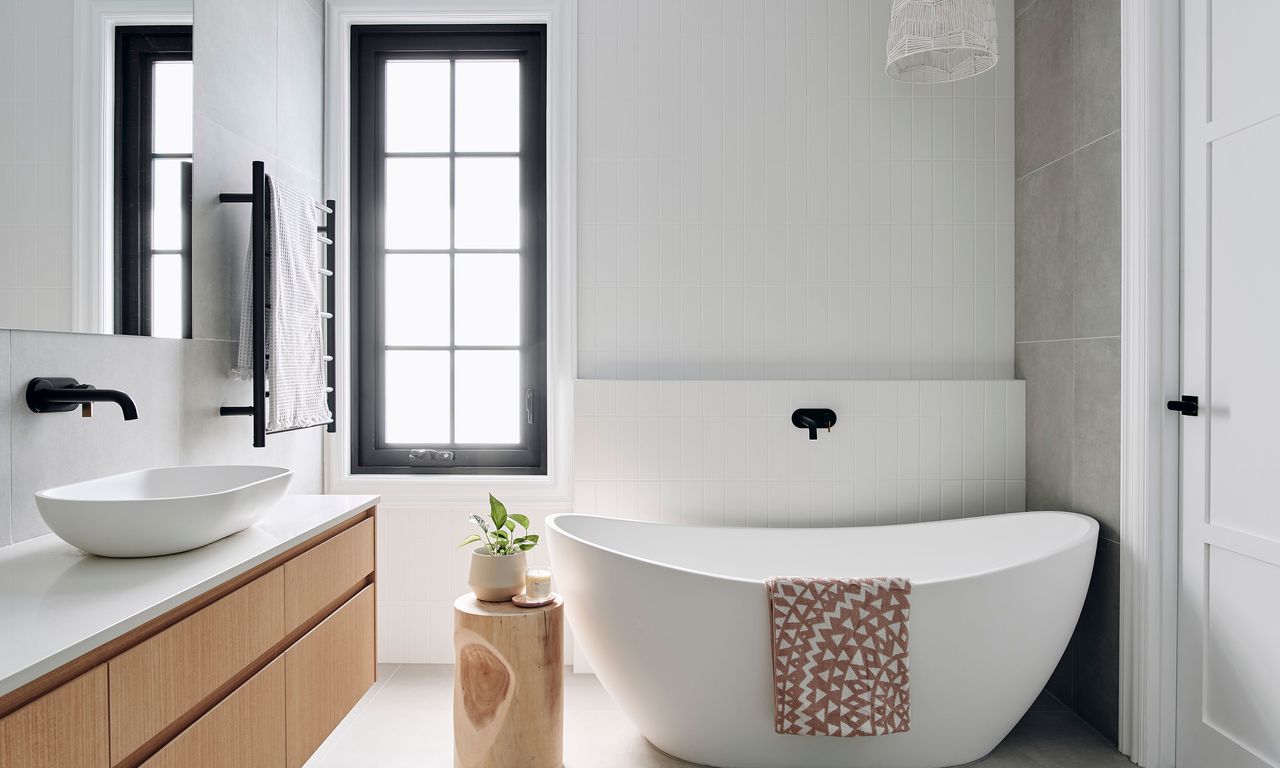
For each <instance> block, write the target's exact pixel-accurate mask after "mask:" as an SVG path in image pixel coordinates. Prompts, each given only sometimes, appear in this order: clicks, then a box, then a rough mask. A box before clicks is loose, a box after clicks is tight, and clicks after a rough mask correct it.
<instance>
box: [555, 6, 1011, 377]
mask: <svg viewBox="0 0 1280 768" xmlns="http://www.w3.org/2000/svg"><path fill="white" fill-rule="evenodd" d="M889 7H890V2H889V0H872V1H871V2H866V0H857V2H847V0H809V1H808V2H800V1H799V0H796V1H795V2H765V1H764V0H679V1H677V0H663V1H662V2H658V1H657V0H582V2H580V3H579V5H578V9H579V46H580V47H579V52H578V57H579V61H578V77H579V84H578V94H579V101H578V130H579V133H578V151H579V163H578V168H579V184H580V186H579V189H578V200H579V209H578V217H579V219H578V233H579V237H578V299H579V304H578V318H579V322H578V375H579V377H580V378H603V379H867V378H875V379H890V378H892V379H1007V378H1010V377H1011V376H1012V374H1013V305H1014V301H1013V246H1014V233H1013V214H1014V210H1013V206H1014V204H1013V181H1014V168H1013V160H1014V156H1013V150H1014V142H1013V128H1014V119H1013V96H1014V94H1013V90H1014V83H1013V69H1014V58H1015V53H1014V35H1013V26H1014V25H1013V15H1014V0H998V2H997V7H998V12H999V17H998V20H999V23H1000V30H1001V35H1000V39H999V45H1000V48H1001V54H1002V60H1001V62H1000V64H999V65H998V66H997V67H996V68H995V70H993V71H992V72H990V73H988V74H986V75H983V76H981V77H977V78H974V79H972V80H965V81H962V82H959V83H955V84H945V85H936V86H910V85H907V84H903V83H893V82H892V81H890V80H889V79H888V78H887V77H886V76H885V74H884V57H885V52H884V51H885V48H884V45H885V30H886V29H887V27H888V21H889Z"/></svg>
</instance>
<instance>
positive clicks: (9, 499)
mask: <svg viewBox="0 0 1280 768" xmlns="http://www.w3.org/2000/svg"><path fill="white" fill-rule="evenodd" d="M11 335H12V334H11V332H10V331H0V392H4V393H5V396H4V397H0V547H3V546H5V545H6V544H10V543H12V542H13V484H12V482H11V481H12V475H11V474H10V472H11V466H10V463H11V460H12V456H11V454H10V448H9V442H10V437H11V433H10V431H9V429H10V413H9V412H10V409H11V408H12V407H13V398H11V397H9V396H8V393H9V391H10V388H9V337H10V336H11Z"/></svg>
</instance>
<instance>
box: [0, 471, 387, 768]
mask: <svg viewBox="0 0 1280 768" xmlns="http://www.w3.org/2000/svg"><path fill="white" fill-rule="evenodd" d="M377 502H378V498H377V497H373V496H288V497H285V499H284V500H283V501H281V502H280V504H279V505H277V506H276V508H275V509H273V510H272V511H271V512H270V513H269V514H268V515H267V516H266V517H265V518H264V519H263V520H262V521H260V522H259V523H258V524H257V525H255V526H254V527H252V528H249V529H247V530H245V531H242V532H241V533H238V534H236V535H234V536H230V537H228V538H226V539H222V540H220V541H217V542H214V543H213V544H210V545H208V546H206V547H202V548H200V549H196V550H192V551H190V552H184V553H181V554H177V555H170V556H167V557H157V558H140V559H129V560H125V559H118V560H117V559H109V558H100V557H95V556H91V555H85V554H83V553H82V552H80V551H79V550H77V549H75V548H73V547H71V546H70V545H68V544H66V543H64V542H62V541H61V540H59V539H57V538H56V537H54V536H42V537H39V538H37V539H33V540H31V541H27V542H22V543H20V544H15V545H13V546H11V547H6V548H4V549H0V616H3V617H4V618H3V623H2V624H0V765H3V766H24V768H55V767H56V768H70V767H72V766H74V767H75V768H81V767H84V768H96V767H99V766H100V767H101V768H123V767H127V768H133V767H134V766H147V768H161V767H168V766H175V767H177V766H194V765H199V766H236V767H237V768H285V767H286V766H287V767H288V768H297V767H298V766H301V765H302V764H303V763H305V762H306V761H307V758H309V757H310V756H311V754H312V753H313V752H314V751H315V750H316V748H317V747H318V746H319V745H320V743H321V742H322V741H324V739H325V737H327V736H328V735H329V733H330V732H331V731H332V730H333V729H334V727H335V726H337V724H338V722H339V721H340V720H341V719H342V718H343V717H344V716H345V715H346V713H347V712H348V711H349V710H350V709H351V707H352V706H353V705H354V704H355V703H356V702H357V701H358V700H359V699H360V697H361V696H362V695H363V694H364V692H365V691H366V690H368V688H369V687H370V686H371V685H372V684H373V681H374V663H375V657H374V648H375V644H374V627H375V620H374V589H375V586H374V581H375V562H374V526H375V524H376V523H375V511H376V504H377Z"/></svg>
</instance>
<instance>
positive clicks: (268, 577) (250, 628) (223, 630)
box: [108, 568, 285, 765]
mask: <svg viewBox="0 0 1280 768" xmlns="http://www.w3.org/2000/svg"><path fill="white" fill-rule="evenodd" d="M284 636H285V628H284V573H283V572H282V569H281V568H276V569H275V570H272V571H270V572H268V573H266V574H264V575H263V576H261V577H259V578H257V579H255V580H254V581H251V582H249V583H248V584H246V585H244V586H243V587H240V588H239V589H237V590H236V591H234V592H232V593H231V594H229V595H227V596H225V597H223V598H220V599H219V600H217V601H216V602H214V603H211V604H210V605H208V606H206V607H204V608H202V609H200V610H199V611H197V612H196V613H193V614H192V615H191V616H188V617H187V618H185V619H183V620H182V621H179V622H178V623H177V624H174V625H173V626H171V627H169V628H168V629H165V630H164V631H162V632H160V633H159V634H157V635H155V636H153V637H151V638H149V639H147V640H145V641H143V642H142V643H140V644H138V645H136V646H134V647H133V648H130V649H129V650H127V651H125V652H124V653H122V654H120V655H119V656H117V657H115V658H114V659H112V660H111V661H110V662H109V663H108V668H109V673H110V683H109V687H110V695H111V699H110V700H111V763H112V764H113V765H114V764H115V763H118V762H120V761H121V760H122V759H124V758H126V757H128V756H129V755H130V754H132V753H133V752H134V751H135V750H136V749H138V748H139V747H141V746H143V745H144V744H145V743H146V742H147V741H148V740H149V739H151V738H152V737H153V736H155V735H156V734H158V733H160V732H161V731H162V730H163V729H164V728H166V727H168V726H170V725H171V724H172V723H174V722H175V721H176V720H178V719H179V718H180V717H181V716H182V715H183V714H184V713H186V712H187V711H189V710H190V709H191V708H192V707H193V706H195V705H196V704H198V703H200V701H201V700H202V699H204V698H205V697H207V696H209V695H210V694H212V693H214V692H215V691H217V690H218V689H219V688H220V687H222V686H223V685H225V684H226V683H227V682H228V681H229V680H231V678H232V677H234V676H235V675H236V674H237V673H238V672H241V671H242V670H243V669H244V668H245V667H247V666H249V664H251V663H252V662H253V661H254V660H255V659H257V658H258V657H260V656H262V655H263V654H264V653H266V652H267V651H268V650H270V649H271V647H272V646H273V645H276V644H277V643H279V642H280V641H281V640H283V639H284Z"/></svg>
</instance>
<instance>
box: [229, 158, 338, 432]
mask: <svg viewBox="0 0 1280 768" xmlns="http://www.w3.org/2000/svg"><path fill="white" fill-rule="evenodd" d="M218 200H219V201H220V202H223V203H249V204H250V205H251V206H252V212H251V213H250V219H249V227H250V233H249V238H250V244H251V245H250V247H251V248H252V262H253V265H252V272H253V275H252V281H251V282H252V285H253V301H252V306H251V308H250V312H252V317H253V405H224V406H223V407H222V408H221V409H220V410H219V413H220V414H221V415H223V416H252V417H253V445H254V447H255V448H263V447H265V446H266V444H267V434H268V432H267V398H268V397H270V396H271V393H270V392H269V391H268V390H267V362H268V355H267V309H268V306H267V286H268V285H269V284H270V281H271V274H270V268H271V265H270V263H269V262H268V261H267V172H266V166H265V165H264V164H263V163H262V161H256V162H254V164H253V191H252V192H248V193H244V192H224V193H222V194H221V195H219V196H218ZM316 209H317V210H319V211H321V212H323V213H324V224H323V225H321V226H319V227H316V239H317V240H319V241H320V242H321V243H323V244H324V253H325V257H324V266H323V267H321V269H320V274H319V275H318V276H317V277H318V278H319V279H321V280H324V281H325V290H324V307H323V309H322V312H321V319H322V320H323V321H324V324H325V334H324V337H325V349H324V362H325V387H326V394H327V396H328V400H329V412H330V414H331V418H330V420H329V422H328V424H327V425H324V426H325V427H326V429H327V430H328V431H329V432H335V431H337V414H338V411H337V392H336V391H335V386H334V382H336V381H337V363H336V361H335V357H336V356H335V353H334V350H335V348H336V347H335V343H334V342H335V341H336V339H337V334H336V327H335V324H336V323H337V319H336V317H335V314H336V313H335V312H334V308H335V307H336V302H335V298H336V296H337V292H336V288H335V282H336V277H335V273H336V267H337V246H336V245H335V243H336V242H337V231H338V230H337V214H336V210H337V203H336V202H335V201H334V200H327V201H325V204H324V205H320V204H319V203H316ZM315 426H322V425H319V424H317V425H315ZM295 429H305V427H294V428H292V429H281V430H274V431H272V432H271V433H270V434H273V435H274V434H279V433H281V432H292V431H294V430H295Z"/></svg>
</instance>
